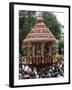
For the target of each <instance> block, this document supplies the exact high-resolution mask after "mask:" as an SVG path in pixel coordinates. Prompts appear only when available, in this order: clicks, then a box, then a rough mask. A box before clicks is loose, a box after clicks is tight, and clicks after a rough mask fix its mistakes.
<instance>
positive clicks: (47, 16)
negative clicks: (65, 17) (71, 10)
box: [43, 12, 61, 39]
mask: <svg viewBox="0 0 72 90" xmlns="http://www.w3.org/2000/svg"><path fill="white" fill-rule="evenodd" d="M43 18H44V23H45V25H46V26H47V27H49V29H50V30H51V32H52V33H53V35H54V36H55V37H56V39H60V37H61V30H60V27H61V25H60V23H59V22H58V20H57V18H56V16H55V15H54V14H53V13H52V12H43Z"/></svg>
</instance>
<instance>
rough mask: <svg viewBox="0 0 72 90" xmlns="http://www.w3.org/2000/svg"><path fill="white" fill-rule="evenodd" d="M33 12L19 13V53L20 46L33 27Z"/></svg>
mask: <svg viewBox="0 0 72 90" xmlns="http://www.w3.org/2000/svg"><path fill="white" fill-rule="evenodd" d="M35 13H36V12H35V11H22V10H20V11H19V48H20V49H19V50H20V52H21V44H22V42H23V40H24V38H26V36H27V34H28V33H29V32H30V31H31V28H32V27H33V26H34V25H35V22H36V19H35Z"/></svg>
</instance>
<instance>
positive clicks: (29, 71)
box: [19, 58, 64, 79]
mask: <svg viewBox="0 0 72 90" xmlns="http://www.w3.org/2000/svg"><path fill="white" fill-rule="evenodd" d="M63 76H64V61H63V60H61V58H56V59H55V60H54V62H53V64H52V65H45V66H43V67H34V66H32V65H27V64H26V63H22V62H21V61H20V62H19V79H37V78H54V77H63Z"/></svg>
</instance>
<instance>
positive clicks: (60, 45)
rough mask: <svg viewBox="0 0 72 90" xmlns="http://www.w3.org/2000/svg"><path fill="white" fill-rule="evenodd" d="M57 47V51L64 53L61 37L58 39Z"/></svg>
mask: <svg viewBox="0 0 72 90" xmlns="http://www.w3.org/2000/svg"><path fill="white" fill-rule="evenodd" d="M58 47H59V53H60V54H64V40H63V39H62V40H59V43H58Z"/></svg>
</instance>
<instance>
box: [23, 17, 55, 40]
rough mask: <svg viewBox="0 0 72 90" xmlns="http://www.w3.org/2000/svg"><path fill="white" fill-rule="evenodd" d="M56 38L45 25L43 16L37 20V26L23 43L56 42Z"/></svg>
mask: <svg viewBox="0 0 72 90" xmlns="http://www.w3.org/2000/svg"><path fill="white" fill-rule="evenodd" d="M55 40H56V38H55V37H54V36H53V34H52V33H51V31H50V30H49V28H48V27H46V25H45V24H44V20H43V18H42V16H38V17H37V18H36V24H35V26H34V27H33V28H32V29H31V31H30V32H29V33H28V35H27V36H26V39H24V40H23V42H29V41H31V42H34V41H47V42H48V41H55Z"/></svg>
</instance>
